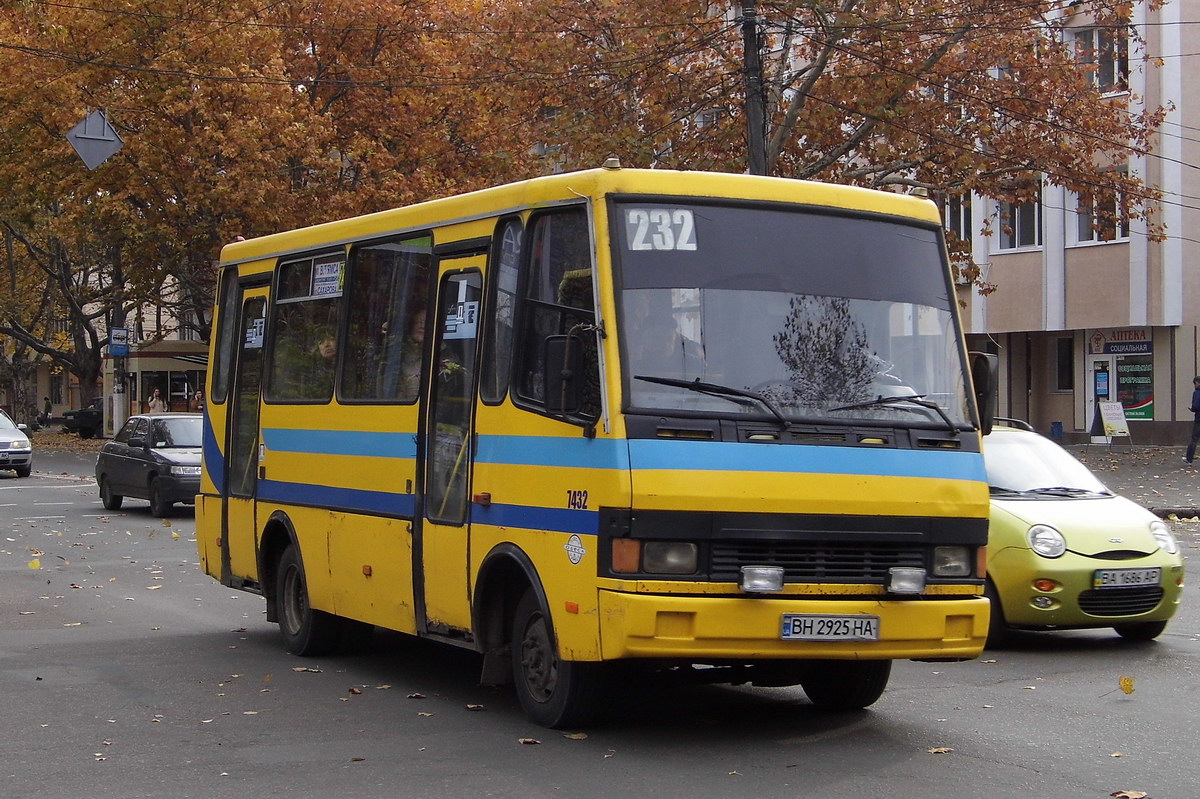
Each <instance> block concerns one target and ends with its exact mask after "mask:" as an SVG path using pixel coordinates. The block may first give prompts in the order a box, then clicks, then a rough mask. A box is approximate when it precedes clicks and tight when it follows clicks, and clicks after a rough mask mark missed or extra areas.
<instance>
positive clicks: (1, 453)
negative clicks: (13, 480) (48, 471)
mask: <svg viewBox="0 0 1200 799" xmlns="http://www.w3.org/2000/svg"><path fill="white" fill-rule="evenodd" d="M0 469H12V470H13V471H14V472H16V473H17V477H28V476H29V473H30V472H31V471H33V442H31V441H30V440H29V428H27V427H26V426H25V425H23V424H17V423H16V422H14V421H13V420H12V417H10V416H9V415H8V414H7V413H5V412H4V411H0Z"/></svg>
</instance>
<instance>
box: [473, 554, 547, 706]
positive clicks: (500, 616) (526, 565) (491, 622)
mask: <svg viewBox="0 0 1200 799" xmlns="http://www.w3.org/2000/svg"><path fill="white" fill-rule="evenodd" d="M526 591H533V592H534V594H535V595H536V596H537V598H538V601H539V602H540V603H541V605H542V607H543V608H545V607H547V604H548V603H547V601H546V591H545V589H544V588H543V587H542V581H541V580H540V579H538V574H537V569H536V568H535V567H534V565H533V561H532V560H531V559H530V558H529V556H528V555H526V554H525V552H524V551H523V550H521V549H520V548H519V547H517V546H516V545H514V544H509V543H504V544H499V545H497V546H496V547H494V548H493V549H492V551H491V552H489V553H488V554H487V556H486V557H484V559H483V563H482V564H481V565H480V567H479V574H478V577H477V578H476V582H475V590H474V591H473V592H472V594H473V597H472V599H473V602H472V608H471V627H472V629H473V630H474V631H475V642H476V646H477V648H478V649H479V651H480V652H482V653H483V656H484V658H483V673H482V675H481V676H480V682H481V683H483V684H484V685H506V684H508V683H511V682H512V679H513V673H512V666H511V661H510V658H511V655H510V650H509V647H510V644H511V641H512V621H513V616H514V614H515V613H516V610H517V603H518V602H520V601H521V597H522V596H524V595H525V592H526Z"/></svg>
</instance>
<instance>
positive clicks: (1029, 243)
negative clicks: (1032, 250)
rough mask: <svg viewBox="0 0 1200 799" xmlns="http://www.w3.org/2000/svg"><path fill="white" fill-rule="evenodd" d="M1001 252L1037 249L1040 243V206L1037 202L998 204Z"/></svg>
mask: <svg viewBox="0 0 1200 799" xmlns="http://www.w3.org/2000/svg"><path fill="white" fill-rule="evenodd" d="M998 241H999V246H1000V249H1001V250H1015V249H1019V248H1021V247H1038V246H1041V243H1042V204H1041V203H1039V202H1024V203H1011V202H1002V203H1000V236H999V239H998Z"/></svg>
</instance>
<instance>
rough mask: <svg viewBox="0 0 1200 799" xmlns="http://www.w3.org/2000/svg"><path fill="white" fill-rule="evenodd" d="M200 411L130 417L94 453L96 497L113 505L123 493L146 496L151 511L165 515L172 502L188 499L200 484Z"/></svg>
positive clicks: (192, 498) (113, 507)
mask: <svg viewBox="0 0 1200 799" xmlns="http://www.w3.org/2000/svg"><path fill="white" fill-rule="evenodd" d="M202 418H203V417H202V416H201V414H198V413H158V414H154V415H153V416H151V415H149V414H139V415H137V416H131V417H129V420H128V421H127V422H125V426H124V427H122V428H121V430H120V431H119V432H118V433H117V435H116V436H115V437H114V438H113V440H112V441H109V442H108V443H106V444H105V445H104V446H103V447H101V449H100V455H99V456H98V457H97V458H96V485H97V486H99V488H100V501H101V502H103V503H104V507H105V508H107V509H109V510H117V509H118V508H120V507H121V503H122V502H123V501H124V499H125V497H138V498H140V499H148V500H150V512H151V513H153V514H154V515H155V516H169V515H170V514H171V507H172V506H173V505H174V504H175V503H176V502H184V503H187V504H192V503H194V502H195V501H196V493H197V492H198V491H199V490H200V434H201V424H202V423H201V419H202Z"/></svg>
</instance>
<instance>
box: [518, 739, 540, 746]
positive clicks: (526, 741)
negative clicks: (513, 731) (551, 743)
mask: <svg viewBox="0 0 1200 799" xmlns="http://www.w3.org/2000/svg"><path fill="white" fill-rule="evenodd" d="M517 743H519V744H525V745H526V746H535V745H537V744H540V743H541V741H539V740H538V739H537V738H518V739H517Z"/></svg>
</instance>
